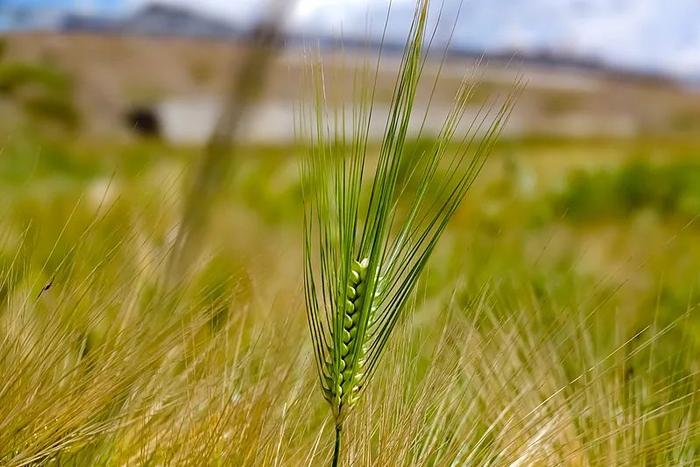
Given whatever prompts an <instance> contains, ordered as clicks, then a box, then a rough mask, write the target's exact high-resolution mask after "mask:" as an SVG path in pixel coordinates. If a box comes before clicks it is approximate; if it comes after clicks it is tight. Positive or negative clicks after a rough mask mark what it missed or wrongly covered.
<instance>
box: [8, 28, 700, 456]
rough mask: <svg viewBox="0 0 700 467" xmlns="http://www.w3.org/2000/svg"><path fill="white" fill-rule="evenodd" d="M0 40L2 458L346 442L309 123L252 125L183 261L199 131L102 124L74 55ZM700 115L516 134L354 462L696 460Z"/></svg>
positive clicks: (429, 292)
mask: <svg viewBox="0 0 700 467" xmlns="http://www.w3.org/2000/svg"><path fill="white" fill-rule="evenodd" d="M81 40H85V39H84V38H83V39H81ZM0 63H1V64H3V66H2V67H0V105H1V107H0V111H2V113H1V115H3V118H5V117H7V121H6V122H4V123H3V124H2V128H3V130H2V133H1V136H0V374H2V378H1V379H0V464H2V465H35V464H40V465H44V464H46V465H52V464H53V465H76V466H83V465H85V466H87V465H231V466H261V465H275V466H287V465H290V466H295V465H308V466H316V465H327V464H328V463H329V461H330V459H331V456H332V452H333V430H334V420H333V417H332V415H331V413H330V412H329V410H328V406H327V403H326V401H324V399H323V397H322V393H321V391H320V390H319V387H318V377H317V375H316V369H315V366H314V359H313V350H312V341H311V338H310V336H309V329H308V323H307V315H306V312H305V309H304V308H305V300H304V288H303V287H304V281H303V277H304V255H303V217H304V207H303V202H302V182H301V178H300V161H301V159H302V158H303V157H304V155H305V154H306V153H307V152H308V150H309V149H310V148H309V146H308V142H303V141H301V142H293V141H292V142H290V141H286V142H280V141H274V142H265V141H263V142H258V141H253V142H242V143H240V145H239V146H238V147H237V150H236V152H235V158H234V159H233V161H232V162H231V167H230V173H229V176H228V177H227V178H226V179H225V181H224V182H223V184H222V185H221V186H220V187H218V191H217V193H216V195H215V196H214V197H213V198H212V200H211V205H209V206H202V209H203V210H204V209H205V208H206V210H207V211H208V219H209V221H208V222H207V223H206V226H205V228H203V232H202V234H201V236H200V237H198V238H197V244H196V247H197V254H196V255H195V256H194V257H193V260H192V264H191V267H189V268H187V269H186V270H183V271H176V273H177V274H178V275H181V277H179V278H178V280H177V281H175V282H173V281H172V280H171V278H172V275H173V270H172V269H173V267H174V266H173V263H172V262H171V258H170V251H171V249H172V247H173V243H174V241H175V238H176V235H177V229H178V225H179V223H180V222H181V220H182V214H183V211H184V210H185V207H184V205H185V203H186V198H187V196H188V190H187V187H189V186H190V184H191V182H192V178H193V177H194V176H195V175H194V174H196V172H197V168H198V162H199V161H200V159H201V158H202V153H203V150H202V149H201V148H200V147H199V146H197V145H186V144H185V145H181V144H173V143H171V142H168V141H166V140H164V139H162V138H157V137H148V136H145V137H144V136H138V137H136V136H132V137H123V136H122V135H117V136H114V135H106V134H104V133H100V132H99V131H98V132H88V131H84V126H89V124H90V122H89V117H88V118H87V119H86V118H85V117H84V116H83V117H82V120H81V117H80V113H81V112H80V111H79V105H78V107H76V105H75V100H76V98H75V94H74V93H78V94H79V93H80V89H76V86H73V85H71V84H70V83H71V81H70V80H71V78H70V77H69V75H68V74H67V75H66V76H64V75H63V74H62V73H60V72H58V71H56V70H53V69H49V68H47V69H44V68H41V67H37V68H32V67H30V66H28V65H27V66H25V65H18V64H19V63H23V62H21V61H14V62H13V61H12V60H10V61H5V62H0ZM27 82H30V83H33V84H32V86H29V87H27V86H24V84H22V83H27ZM487 90H488V89H487ZM484 92H486V91H484ZM532 95H533V94H528V93H527V91H526V92H525V94H524V96H523V102H524V103H525V104H524V105H532V102H533V101H534V100H535V98H533V97H532ZM569 98H570V96H569ZM562 99H563V101H562ZM567 99H568V98H562V97H561V96H558V98H557V97H551V96H550V100H549V101H548V102H549V103H550V105H555V104H558V105H559V106H562V105H563V106H564V107H566V106H568V105H570V104H571V102H570V101H569V100H567ZM78 100H79V99H78ZM555 101H556V102H555ZM553 102H554V104H553ZM528 103H529V104H528ZM684 115H685V117H686V118H685V119H684V120H683V121H682V122H680V123H679V122H676V123H677V125H680V126H681V128H680V130H682V131H680V130H679V131H675V132H672V131H667V129H664V130H663V131H662V130H658V127H654V128H655V129H656V131H652V130H650V131H649V132H648V134H645V135H643V136H641V135H634V136H620V135H612V136H585V135H583V136H582V135H575V136H574V135H564V136H552V135H542V136H538V135H537V133H536V132H535V133H533V134H529V135H524V134H523V135H519V134H515V133H509V132H508V131H505V132H504V135H503V136H502V138H500V140H499V141H498V142H497V143H496V145H495V146H494V149H493V152H492V154H491V156H490V157H489V159H488V161H487V163H486V165H485V166H484V169H483V171H482V173H481V174H480V176H479V178H478V179H477V180H476V182H475V184H474V186H473V187H472V188H471V189H470V191H469V193H468V194H467V197H466V199H465V201H464V202H463V203H462V205H461V206H460V207H459V209H458V211H457V212H456V213H455V216H454V218H453V219H452V220H451V222H450V223H449V226H448V227H447V229H446V231H445V233H444V235H443V237H442V239H441V241H440V242H439V244H438V246H437V248H436V250H435V251H434V253H433V255H432V257H431V258H430V261H429V262H428V264H427V267H426V269H425V270H424V273H423V275H422V276H421V279H420V280H419V282H418V284H417V286H416V289H415V291H414V293H413V294H412V295H411V297H410V299H409V300H408V305H407V308H406V310H405V313H403V315H402V317H401V319H400V321H399V323H398V325H397V327H396V329H395V330H394V332H393V334H392V335H391V338H390V340H389V343H388V347H387V349H386V350H385V351H384V354H383V357H382V364H381V366H380V367H379V369H378V371H377V373H376V375H375V376H374V378H373V380H372V382H371V384H369V385H368V386H367V388H366V389H365V390H364V392H363V397H362V398H361V399H360V400H359V402H358V405H357V407H356V409H355V410H354V411H353V412H352V413H351V414H350V415H349V417H348V418H347V420H346V421H345V427H344V430H345V438H344V441H343V442H344V446H343V451H342V456H341V465H353V466H390V465H406V466H408V465H410V466H414V465H415V466H423V465H424V466H461V465H494V466H501V465H516V466H526V465H538V466H539V465H546V466H550V465H551V466H559V465H572V466H593V465H600V466H612V465H630V466H640V465H648V466H656V465H673V466H678V465H688V466H690V465H696V464H697V462H698V460H699V459H700V406H699V405H698V402H697V401H696V399H697V395H698V390H700V375H699V374H698V371H699V370H700V368H698V362H699V361H698V358H697V356H698V352H699V351H700V346H699V345H698V344H699V341H698V337H700V318H699V317H698V316H697V306H698V303H699V299H698V293H699V292H700V290H699V289H700V248H698V240H699V239H700V219H698V217H699V216H700V132H697V133H694V131H693V129H694V128H696V124H697V122H696V121H695V117H696V116H695V115H694V114H684ZM9 116H14V117H15V118H10V117H9ZM85 120H88V121H87V122H86V121H85ZM515 120H516V122H517V121H522V119H521V120H518V119H517V118H516V119H515ZM676 129H677V130H678V128H676ZM430 144H431V141H427V140H425V139H419V140H416V139H409V140H408V142H407V146H406V149H405V150H406V151H407V152H408V153H419V152H420V151H421V150H423V148H425V147H428V146H429V145H430ZM380 150H381V145H380V141H371V142H370V143H369V146H368V152H367V157H368V160H370V161H372V160H376V158H377V157H378V154H379V153H380ZM401 207H402V206H399V207H398V208H401ZM404 207H405V206H404Z"/></svg>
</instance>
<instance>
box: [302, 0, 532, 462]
mask: <svg viewBox="0 0 700 467" xmlns="http://www.w3.org/2000/svg"><path fill="white" fill-rule="evenodd" d="M428 8H429V0H418V3H417V6H416V11H415V15H414V18H413V22H412V25H411V30H410V36H409V40H408V42H407V44H406V46H405V49H404V52H403V56H402V61H401V66H400V70H399V76H398V78H397V80H396V84H395V88H394V91H393V96H392V102H391V107H390V111H389V117H388V121H387V122H386V127H385V132H384V135H383V139H382V144H381V148H380V151H379V156H378V159H377V161H376V165H374V164H370V163H369V162H368V161H367V160H366V152H367V142H368V139H369V128H370V120H371V116H372V102H373V100H374V84H373V83H375V82H376V75H375V76H374V77H369V78H367V77H366V76H365V77H364V78H363V79H359V80H356V88H357V89H356V93H357V101H358V103H359V104H360V105H359V106H358V107H357V108H354V109H353V111H352V113H351V115H348V116H346V115H345V112H343V111H340V112H338V111H332V110H329V108H328V107H329V106H328V102H327V98H326V87H325V77H324V74H323V69H322V68H321V67H318V66H317V67H314V68H313V69H312V72H313V73H312V79H313V81H314V87H313V88H314V94H315V95H314V96H313V99H312V101H313V102H314V106H313V108H312V109H311V111H310V112H306V111H305V110H304V109H302V114H301V119H300V120H301V123H302V124H304V125H308V126H307V127H304V128H302V129H301V131H302V132H304V133H305V134H306V135H307V136H309V137H310V138H311V139H312V142H313V144H312V145H311V149H310V150H309V154H308V157H306V158H305V159H304V160H303V162H302V167H301V171H302V178H303V198H304V204H305V210H304V222H305V235H304V258H305V259H304V261H305V264H304V291H305V300H306V309H307V315H308V323H309V329H310V332H311V337H312V342H313V346H314V355H315V361H316V366H317V370H318V375H319V379H320V384H321V387H322V390H323V396H324V397H325V399H326V400H327V401H328V403H329V404H330V406H331V408H332V412H333V415H334V417H335V422H336V450H335V455H334V465H335V464H337V461H338V453H339V448H340V446H339V445H340V432H341V428H342V423H343V420H344V419H345V417H346V416H347V415H348V413H349V412H350V411H351V409H352V408H353V407H354V406H355V404H356V403H357V401H358V398H359V397H360V394H361V392H362V390H363V389H364V387H366V385H367V383H368V381H369V380H370V378H371V376H372V374H373V373H374V372H375V370H376V368H377V363H378V361H379V358H380V356H381V354H382V351H383V349H384V348H385V346H386V343H387V339H388V338H389V335H390V334H391V331H392V329H393V328H394V326H395V325H396V322H397V320H398V319H399V317H400V315H401V311H402V310H403V309H404V305H405V304H406V301H407V300H408V298H409V296H410V294H411V292H412V291H413V289H414V287H415V284H416V282H417V280H418V278H419V275H420V273H421V271H422V270H423V268H424V267H425V264H426V262H427V260H428V258H429V257H430V254H431V252H432V251H433V249H434V247H435V245H436V243H437V241H438V239H439V237H440V235H441V233H442V232H443V230H444V229H445V227H446V225H447V223H448V221H449V220H450V218H451V217H452V215H453V214H454V212H455V210H456V209H457V208H458V206H459V204H460V202H461V201H462V199H463V198H464V195H465V193H466V192H467V190H468V189H469V187H470V185H471V184H472V182H473V181H474V179H475V177H476V175H477V174H478V172H479V170H480V169H481V167H482V166H483V164H484V162H485V160H486V157H487V154H488V153H489V151H490V150H491V148H492V146H493V143H494V141H495V140H496V138H497V136H498V135H499V133H500V131H501V129H502V128H503V125H504V123H505V122H506V120H507V117H508V115H509V114H510V111H511V109H512V106H513V102H514V99H515V95H516V92H513V93H511V94H510V95H508V96H507V97H506V98H505V99H504V102H503V103H502V105H501V106H500V107H497V108H494V107H483V108H482V110H481V111H480V112H479V113H478V114H477V116H476V117H475V119H474V121H473V122H472V123H471V125H470V126H469V129H468V130H467V131H466V134H463V133H462V134H457V130H458V128H461V127H460V123H461V120H462V117H463V115H464V113H465V110H466V107H467V105H468V103H469V102H470V96H471V94H472V90H473V86H472V85H470V84H469V83H468V82H467V81H466V80H465V81H464V82H463V83H462V86H461V87H460V89H459V91H458V93H457V95H456V96H455V101H454V105H453V108H452V109H451V111H450V113H449V114H448V116H447V118H446V120H445V122H444V124H443V126H442V128H441V131H440V132H439V134H438V137H437V138H436V139H435V142H434V143H433V144H432V146H431V147H429V148H428V149H427V150H425V151H424V152H422V153H421V154H419V155H417V156H415V155H414V156H413V157H410V158H409V157H408V156H407V154H406V152H407V150H406V147H405V146H406V139H407V134H408V129H409V123H410V120H411V113H412V110H413V105H414V100H415V96H416V89H417V87H418V83H419V80H420V76H421V72H422V69H423V65H424V63H425V62H424V61H425V59H426V54H425V53H424V50H423V47H424V44H425V43H426V42H427V40H426V39H427V38H426V24H427V19H428ZM443 63H444V57H443ZM441 67H442V65H441ZM378 69H379V64H377V70H378ZM518 87H519V84H516V87H515V90H517V89H518ZM348 126H349V127H350V130H349V131H348ZM348 133H350V134H349V135H348ZM369 165H374V166H373V167H367V166H369ZM370 169H371V171H372V172H373V174H372V175H373V179H372V180H371V191H370V192H369V193H367V194H368V195H369V196H368V198H369V201H368V202H366V201H365V200H366V198H367V196H362V195H363V193H362V191H363V181H364V180H365V178H366V177H367V175H368V173H369V172H370ZM409 186H410V187H411V188H410V189H408V187H409ZM361 200H362V202H361Z"/></svg>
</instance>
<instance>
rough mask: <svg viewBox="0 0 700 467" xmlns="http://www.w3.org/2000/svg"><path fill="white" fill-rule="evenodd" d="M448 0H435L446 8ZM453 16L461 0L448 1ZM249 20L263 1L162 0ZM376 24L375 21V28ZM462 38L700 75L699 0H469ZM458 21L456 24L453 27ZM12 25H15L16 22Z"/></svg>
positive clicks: (337, 25) (3, 4)
mask: <svg viewBox="0 0 700 467" xmlns="http://www.w3.org/2000/svg"><path fill="white" fill-rule="evenodd" d="M150 1H151V0H0V26H1V27H5V28H6V27H8V25H7V24H3V21H2V12H3V9H4V10H5V11H7V10H9V9H10V8H18V7H21V8H24V9H28V8H29V9H33V10H34V11H39V12H45V13H46V14H49V13H50V12H56V11H71V12H81V13H88V14H107V15H119V14H124V13H125V12H129V11H134V10H135V9H137V8H139V7H140V6H143V4H145V3H148V2H150ZM441 1H442V0H434V2H433V4H434V5H439V4H440V3H441ZM444 1H445V11H446V12H447V14H445V15H444V17H445V18H448V21H454V19H455V18H456V12H457V10H458V7H459V3H460V0H444ZM158 2H159V3H167V4H175V5H180V6H186V7H188V8H196V9H198V10H200V11H202V12H205V13H208V14H211V15H214V16H217V17H223V18H229V19H231V20H232V21H239V22H246V21H250V19H251V18H253V17H255V15H256V13H259V11H260V10H261V4H263V0H158ZM414 2H415V0H393V6H392V12H393V13H392V16H391V20H390V26H391V27H390V34H394V35H396V36H401V34H403V33H404V32H405V29H406V25H407V24H408V22H409V21H410V18H411V12H412V8H413V5H414ZM387 5H388V0H299V1H298V3H297V6H296V9H295V11H294V14H293V15H291V16H290V24H291V27H293V28H294V29H297V30H302V31H307V32H322V33H328V32H331V33H338V32H339V31H340V30H341V29H342V31H343V34H344V35H351V34H364V33H365V31H366V30H367V29H369V30H370V31H373V32H374V33H375V34H377V33H378V31H379V30H381V28H382V27H383V25H384V20H385V17H386V11H387ZM368 24H369V25H368ZM456 24H457V27H456V31H455V43H456V44H458V45H460V46H464V47H472V48H483V49H486V50H498V49H511V50H512V49H522V50H528V51H532V50H543V49H544V50H550V51H555V52H559V53H566V54H570V55H574V56H578V57H588V58H598V59H601V60H603V61H605V62H608V63H610V64H612V65H617V66H623V67H632V68H642V69H648V70H653V71H662V72H666V73H670V74H674V75H678V76H681V77H694V78H698V77H700V0H463V5H462V9H461V14H460V16H459V19H458V21H457V23H456ZM449 25H450V26H451V23H450V24H449ZM10 26H11V25H10Z"/></svg>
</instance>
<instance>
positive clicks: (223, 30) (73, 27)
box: [58, 3, 669, 81]
mask: <svg viewBox="0 0 700 467" xmlns="http://www.w3.org/2000/svg"><path fill="white" fill-rule="evenodd" d="M58 29H59V30H60V31H62V32H66V33H74V32H90V33H113V34H128V35H144V36H156V37H167V36H174V37H191V38H208V39H238V38H243V37H244V36H245V33H246V27H245V26H243V25H236V24H233V23H232V22H229V21H226V20H222V19H218V18H212V17H209V16H207V15H206V14H203V13H200V12H198V11H195V10H194V9H189V8H184V7H178V6H172V5H164V4H158V3H154V4H150V5H147V6H145V7H143V8H141V9H139V10H137V11H136V12H134V13H132V14H130V15H128V16H126V17H124V18H105V17H101V16H86V15H75V14H70V15H66V16H65V17H64V18H63V20H62V21H61V22H60V26H59V28H58ZM310 40H313V41H315V42H316V43H318V44H319V45H320V46H321V47H323V48H325V49H333V48H336V47H338V46H339V41H338V39H337V38H334V37H332V36H330V35H328V34H326V33H316V34H315V35H309V36H303V35H299V34H296V35H288V36H287V43H288V44H291V45H295V44H302V43H304V42H305V41H310ZM342 45H343V48H345V49H346V50H347V49H368V48H369V49H373V50H376V49H378V48H379V47H380V46H381V47H383V49H384V50H385V51H386V52H389V53H391V52H394V53H399V52H400V51H401V50H402V49H403V43H400V42H398V41H397V40H393V41H392V40H391V39H390V40H388V42H387V43H384V44H381V43H380V42H379V41H377V40H372V39H370V40H367V39H363V38H353V37H345V38H344V39H343V41H342ZM482 54H483V52H481V51H480V50H477V49H472V48H467V47H465V46H453V47H452V49H451V55H453V56H457V57H459V56H462V57H469V58H479V57H480V56H482ZM484 58H485V59H486V60H489V61H492V62H497V63H507V62H512V63H514V64H521V65H531V66H536V67H544V68H547V67H549V68H557V67H565V68H568V69H579V70H585V71H596V72H605V73H608V74H610V75H619V76H622V77H626V78H636V79H645V80H646V79H651V80H662V81H664V80H668V79H669V78H667V77H666V76H665V75H663V74H662V73H658V72H650V71H648V70H638V69H633V68H625V69H622V68H618V67H613V66H610V65H609V64H606V63H604V62H602V61H599V60H596V59H591V58H585V57H575V56H570V55H566V54H562V53H558V52H556V51H546V50H540V51H532V52H528V51H522V50H513V51H509V50H502V51H500V52H498V53H491V54H489V55H488V56H486V57H484Z"/></svg>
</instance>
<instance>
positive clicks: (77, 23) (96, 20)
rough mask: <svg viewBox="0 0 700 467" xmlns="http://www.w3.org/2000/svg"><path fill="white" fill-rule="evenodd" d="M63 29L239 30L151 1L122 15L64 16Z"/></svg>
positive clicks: (217, 33) (228, 33)
mask: <svg viewBox="0 0 700 467" xmlns="http://www.w3.org/2000/svg"><path fill="white" fill-rule="evenodd" d="M59 29H60V30H61V31H64V32H112V33H121V34H138V35H149V36H185V37H211V38H231V37H237V36H238V35H240V33H241V29H240V28H237V27H235V26H234V25H233V24H232V23H231V22H228V21H225V20H219V19H214V18H210V17H208V16H207V15H205V14H201V13H198V12H196V11H194V10H190V9H187V8H183V7H177V6H170V5H161V4H151V5H147V6H145V7H143V8H141V9H139V10H137V11H136V12H135V13H133V14H131V15H128V16H126V17H124V18H104V17H100V16H88V15H76V14H69V15H66V16H65V17H64V19H63V21H62V22H61V25H60V27H59Z"/></svg>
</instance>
